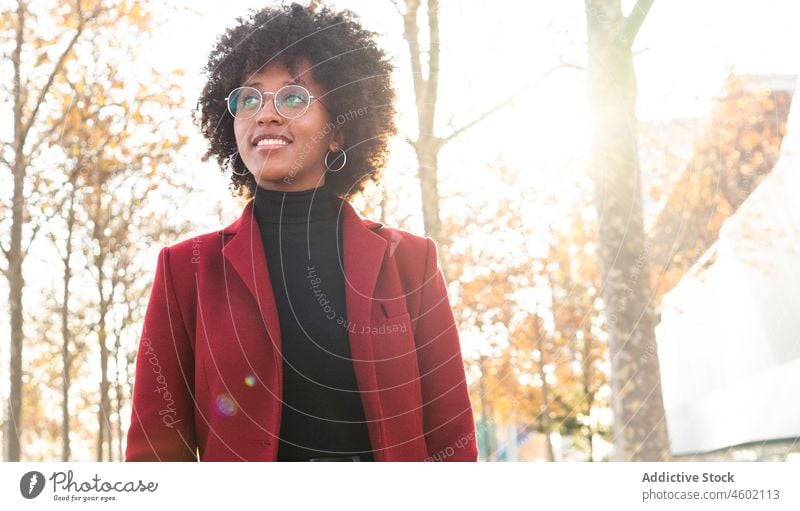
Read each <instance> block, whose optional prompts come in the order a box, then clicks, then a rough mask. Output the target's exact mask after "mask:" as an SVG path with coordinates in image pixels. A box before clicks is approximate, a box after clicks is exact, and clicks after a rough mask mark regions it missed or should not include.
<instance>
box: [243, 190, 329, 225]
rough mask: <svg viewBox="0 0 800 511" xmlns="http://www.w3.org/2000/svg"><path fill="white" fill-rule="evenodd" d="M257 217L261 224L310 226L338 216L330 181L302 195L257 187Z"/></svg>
mask: <svg viewBox="0 0 800 511" xmlns="http://www.w3.org/2000/svg"><path fill="white" fill-rule="evenodd" d="M253 214H254V215H255V217H256V220H257V221H258V222H259V223H260V224H263V223H283V224H286V223H291V224H299V223H307V222H316V221H319V220H324V219H328V218H335V217H336V215H337V211H336V207H335V203H334V197H333V194H332V192H331V187H330V182H329V181H328V180H327V179H326V180H325V184H323V185H322V186H319V187H317V188H310V189H308V190H301V191H299V192H280V191H277V190H269V189H266V188H262V187H260V186H256V190H255V197H254V199H253Z"/></svg>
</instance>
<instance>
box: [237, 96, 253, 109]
mask: <svg viewBox="0 0 800 511" xmlns="http://www.w3.org/2000/svg"><path fill="white" fill-rule="evenodd" d="M236 103H237V106H238V107H239V108H242V109H243V110H250V109H252V108H256V107H258V104H259V99H258V98H257V97H256V96H244V97H242V98H239V100H238V101H237V102H236Z"/></svg>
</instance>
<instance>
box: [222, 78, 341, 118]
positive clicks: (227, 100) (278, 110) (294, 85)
mask: <svg viewBox="0 0 800 511" xmlns="http://www.w3.org/2000/svg"><path fill="white" fill-rule="evenodd" d="M286 87H300V88H301V89H303V90H304V91H306V94H308V104H307V105H306V108H305V110H303V112H302V113H300V114H298V115H296V116H295V117H287V116H285V115H283V114H282V113H281V110H280V108H278V104H277V103H276V102H275V98H277V97H278V93H279V92H280V91H282V90H283V89H285V88H286ZM241 89H252V90H254V91H256V92H258V93H259V96H258V97H259V100H260V101H261V104H260V105H258V108H257V109H256V110H255V113H254V114H253V115H249V116H247V117H236V114H234V113H233V112H231V103H230V101H229V100H230V97H231V96H232V95H233V93H235V92H236V91H238V90H241ZM264 94H272V106H274V107H275V111H276V112H277V113H278V115H280V116H281V117H283V118H284V119H297V118H299V117H302V116H303V114H305V113H306V112H308V109H309V108H310V107H311V100H312V99H316V100H317V101H319V102H320V103H321V104H322V106H324V107H325V109H326V110H328V111H329V112H330V108H328V105H326V104H325V103H324V102H323V101H322V99H321V98H319V97H317V96H314V95H312V94H311V91H310V90H308V89H307V88H305V87H303V86H302V85H300V84H298V83H287V84H286V85H284V86H283V87H281V88H280V89H278V90H276V91H274V92H273V91H268V90H265V91H260V90H258V89H257V88H255V87H253V86H251V85H242V86H240V87H236V88H235V89H233V90H232V91H230V92H229V93H228V95H227V96H225V108H226V110H228V113H229V114H231V116H232V117H233V118H234V119H241V120H245V119H251V118H253V117H255V116H257V115H258V114H259V112H261V109H262V108H264Z"/></svg>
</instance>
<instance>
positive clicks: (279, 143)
mask: <svg viewBox="0 0 800 511" xmlns="http://www.w3.org/2000/svg"><path fill="white" fill-rule="evenodd" d="M289 144H290V142H289V141H288V140H286V139H284V138H262V139H261V140H259V141H258V142H256V144H255V145H256V147H264V146H269V147H272V146H276V147H284V146H287V145H289Z"/></svg>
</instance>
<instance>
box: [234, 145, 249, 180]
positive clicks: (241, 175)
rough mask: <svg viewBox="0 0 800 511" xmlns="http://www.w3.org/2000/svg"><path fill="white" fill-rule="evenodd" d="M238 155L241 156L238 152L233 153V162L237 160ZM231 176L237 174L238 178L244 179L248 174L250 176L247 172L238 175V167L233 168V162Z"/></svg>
mask: <svg viewBox="0 0 800 511" xmlns="http://www.w3.org/2000/svg"><path fill="white" fill-rule="evenodd" d="M238 154H239V151H236V152H235V153H233V154H232V155H231V158H232V159H233V160H236V156H237V155H238ZM231 174H236V175H237V176H239V177H244V176H246V175H247V174H249V172H247V171H246V170H245V171H244V172H243V173H241V174H240V173H238V172H236V167H234V166H233V162H231Z"/></svg>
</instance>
